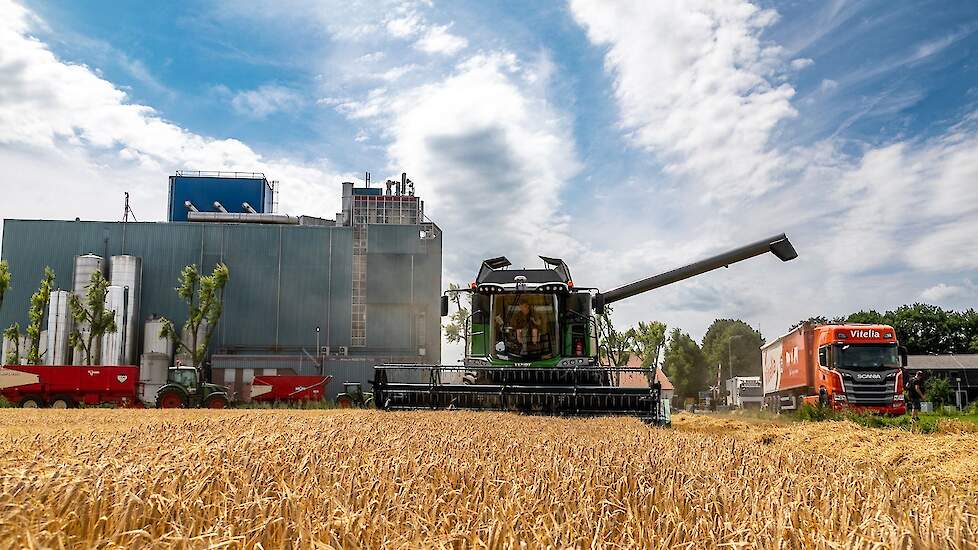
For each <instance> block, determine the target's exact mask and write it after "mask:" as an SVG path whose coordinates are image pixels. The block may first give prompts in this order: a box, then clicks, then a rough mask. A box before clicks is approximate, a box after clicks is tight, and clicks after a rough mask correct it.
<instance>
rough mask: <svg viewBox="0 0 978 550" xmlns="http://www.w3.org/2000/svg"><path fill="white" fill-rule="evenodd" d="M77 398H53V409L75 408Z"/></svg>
mask: <svg viewBox="0 0 978 550" xmlns="http://www.w3.org/2000/svg"><path fill="white" fill-rule="evenodd" d="M75 406H76V405H75V400H74V399H72V398H70V397H64V396H60V395H59V396H58V397H55V398H54V399H52V400H51V408H52V409H74V408H75Z"/></svg>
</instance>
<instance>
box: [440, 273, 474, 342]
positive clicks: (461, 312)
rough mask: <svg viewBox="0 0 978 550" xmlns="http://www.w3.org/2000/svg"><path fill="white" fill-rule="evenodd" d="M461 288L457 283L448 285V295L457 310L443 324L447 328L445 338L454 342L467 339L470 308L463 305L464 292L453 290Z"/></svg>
mask: <svg viewBox="0 0 978 550" xmlns="http://www.w3.org/2000/svg"><path fill="white" fill-rule="evenodd" d="M460 288H462V287H460V286H459V285H457V284H455V283H450V284H449V285H448V290H449V293H448V297H449V300H451V301H452V302H453V303H454V304H455V312H454V313H452V314H451V315H449V317H448V322H446V323H445V324H444V325H442V328H443V329H445V339H446V340H448V342H449V343H452V344H454V343H455V342H461V341H462V340H464V339H465V337H466V335H465V322H466V320H467V319H468V318H469V309H468V308H465V307H462V293H461V292H452V291H457V290H459V289H460ZM466 352H468V350H466Z"/></svg>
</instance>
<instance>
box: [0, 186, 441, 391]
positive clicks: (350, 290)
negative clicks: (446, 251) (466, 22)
mask: <svg viewBox="0 0 978 550" xmlns="http://www.w3.org/2000/svg"><path fill="white" fill-rule="evenodd" d="M276 187H277V186H276V185H275V184H274V182H270V181H268V180H267V179H266V178H265V176H264V175H262V174H251V173H237V172H235V173H223V172H178V173H177V174H176V175H174V176H171V177H170V179H169V198H168V201H169V204H168V208H167V218H168V219H167V221H166V222H134V221H127V222H99V221H81V220H75V221H58V220H11V219H8V220H4V226H3V229H4V230H3V244H2V258H3V259H4V260H7V261H8V263H9V265H10V270H11V273H12V275H13V281H14V285H13V287H12V288H11V289H10V290H9V291H8V293H7V296H6V298H5V301H4V306H3V308H2V310H0V327H7V326H9V325H10V324H11V323H14V322H19V323H20V325H21V327H25V326H26V325H27V321H28V319H27V309H28V304H29V301H30V296H31V294H32V293H33V292H34V291H35V290H36V286H37V283H38V281H39V280H40V278H41V275H42V273H43V270H44V267H45V266H50V267H51V268H53V269H54V271H55V273H56V274H57V279H56V281H55V285H56V287H58V288H61V289H64V291H58V292H55V293H52V300H51V304H50V307H49V313H48V318H47V320H46V324H45V325H44V326H45V327H47V329H48V330H47V331H45V335H44V338H42V340H43V342H42V348H43V349H44V353H45V359H46V362H47V363H49V364H66V363H67V362H68V361H69V360H73V362H75V363H78V361H79V357H77V355H79V354H78V353H77V352H75V353H74V354H73V353H72V350H68V349H67V333H68V325H70V323H71V320H70V315H69V312H68V307H67V303H68V297H69V292H75V293H81V292H83V291H84V285H85V284H86V283H87V282H88V280H89V277H90V276H91V273H92V272H93V271H95V270H99V271H101V272H102V273H103V274H104V275H105V276H106V278H108V279H109V281H110V284H111V285H112V286H110V292H109V295H108V296H107V297H106V302H107V303H110V304H111V306H112V309H113V310H116V312H117V313H116V315H117V316H116V320H117V325H118V326H119V328H120V330H119V332H118V333H116V334H114V335H107V336H106V337H105V338H103V339H102V342H101V348H102V350H101V352H100V354H101V355H100V357H101V359H102V362H103V363H105V364H113V363H124V364H138V363H139V362H140V361H143V362H144V363H147V362H148V363H149V364H152V365H153V369H154V370H155V372H159V370H160V369H162V367H163V365H164V364H166V365H168V364H170V363H172V362H173V361H174V360H179V357H177V358H174V357H173V349H172V346H170V345H168V344H167V343H166V342H165V341H161V340H160V338H159V337H158V335H159V318H160V317H166V318H168V319H171V320H173V321H174V323H176V324H178V325H182V324H183V322H184V321H185V320H186V305H185V304H183V303H182V302H181V301H180V299H179V297H178V296H177V294H176V292H175V291H174V289H175V287H176V286H177V283H178V277H179V274H180V271H181V269H183V267H184V266H187V265H191V264H196V265H198V266H201V267H202V271H203V272H210V270H211V269H213V267H214V265H215V264H217V263H218V262H224V263H225V264H227V265H228V267H229V269H230V273H231V276H230V280H229V283H228V285H227V287H226V289H225V295H224V313H223V316H222V317H221V321H220V324H219V325H218V327H217V330H216V331H215V333H214V336H213V340H212V341H211V346H210V352H211V360H210V374H211V378H212V379H213V381H214V382H216V383H223V384H227V385H231V386H233V387H234V389H235V391H237V392H239V393H241V392H244V391H245V390H246V389H247V385H248V384H249V383H250V381H251V379H252V378H253V377H254V376H256V375H263V374H292V373H294V374H319V373H324V374H329V375H332V376H333V377H334V378H333V382H332V383H331V384H330V385H329V387H327V394H328V395H329V396H331V397H332V396H335V394H336V393H337V392H339V391H342V384H343V383H344V382H361V383H366V382H367V381H368V380H369V379H370V378H371V374H372V367H373V365H375V364H377V363H386V362H410V363H438V362H440V359H441V357H440V353H441V352H440V350H441V334H440V317H439V311H438V310H439V296H440V294H441V261H442V249H441V248H442V238H441V230H440V229H439V228H438V226H437V225H435V224H434V223H433V222H431V221H430V220H428V219H427V218H425V216H424V207H423V201H421V200H420V198H419V197H417V196H416V195H415V194H414V189H413V183H411V182H410V180H408V179H407V177H406V176H402V177H401V180H400V181H397V182H394V181H389V182H388V183H387V186H386V189H383V188H377V187H368V186H365V185H361V186H357V185H355V184H353V183H349V182H347V183H342V184H341V185H337V192H340V193H341V194H342V210H341V211H340V212H338V213H337V214H336V219H326V218H322V217H316V216H293V215H287V214H282V213H277V212H275V206H276V204H275V203H276V196H277V195H276ZM81 330H82V331H84V327H81ZM71 355H75V356H76V357H74V359H70V358H69V356H71ZM163 371H164V372H165V369H163ZM147 380H148V379H147ZM157 382H159V381H157ZM365 387H369V386H365Z"/></svg>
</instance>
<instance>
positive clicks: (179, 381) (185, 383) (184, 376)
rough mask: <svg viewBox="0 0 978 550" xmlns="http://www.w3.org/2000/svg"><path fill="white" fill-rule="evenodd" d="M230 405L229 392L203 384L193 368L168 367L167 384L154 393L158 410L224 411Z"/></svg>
mask: <svg viewBox="0 0 978 550" xmlns="http://www.w3.org/2000/svg"><path fill="white" fill-rule="evenodd" d="M230 405H231V390H230V389H229V388H227V387H225V386H219V385H217V384H211V383H208V382H204V381H203V380H202V377H201V376H200V370H199V369H197V368H195V367H170V369H169V370H168V371H167V383H166V385H165V386H163V387H161V388H160V389H159V390H158V391H157V392H156V407H157V408H160V409H186V408H193V409H199V408H204V409H226V408H228V407H229V406H230Z"/></svg>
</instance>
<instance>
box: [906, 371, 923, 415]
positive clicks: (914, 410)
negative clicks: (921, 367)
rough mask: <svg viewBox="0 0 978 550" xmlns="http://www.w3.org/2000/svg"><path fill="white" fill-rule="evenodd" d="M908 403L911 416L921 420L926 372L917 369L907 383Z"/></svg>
mask: <svg viewBox="0 0 978 550" xmlns="http://www.w3.org/2000/svg"><path fill="white" fill-rule="evenodd" d="M906 389H907V405H908V406H909V407H910V416H911V417H912V418H913V420H915V421H916V420H919V419H920V418H919V416H918V415H919V414H920V402H921V401H923V400H924V373H923V371H917V372H915V373H914V374H913V377H912V378H911V379H910V382H909V383H907V387H906Z"/></svg>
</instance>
